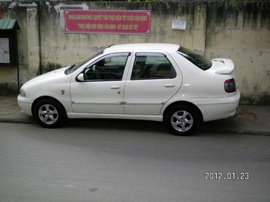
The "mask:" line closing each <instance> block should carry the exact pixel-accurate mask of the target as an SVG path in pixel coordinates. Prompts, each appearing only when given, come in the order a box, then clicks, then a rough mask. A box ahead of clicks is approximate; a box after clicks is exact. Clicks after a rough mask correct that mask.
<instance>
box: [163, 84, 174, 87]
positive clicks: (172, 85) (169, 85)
mask: <svg viewBox="0 0 270 202" xmlns="http://www.w3.org/2000/svg"><path fill="white" fill-rule="evenodd" d="M164 86H165V88H172V87H174V86H175V85H174V84H173V83H166V84H165V85H164Z"/></svg>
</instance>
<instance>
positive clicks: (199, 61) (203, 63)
mask: <svg viewBox="0 0 270 202" xmlns="http://www.w3.org/2000/svg"><path fill="white" fill-rule="evenodd" d="M178 53H179V54H180V55H182V56H183V57H185V58H186V59H188V60H189V61H190V62H192V63H193V64H194V65H196V66H197V67H199V68H200V69H202V70H207V69H209V68H210V67H211V66H212V62H211V61H210V60H208V59H206V58H205V57H203V56H201V55H199V54H197V53H195V52H193V51H192V50H189V49H187V48H185V47H183V46H180V48H179V49H178Z"/></svg>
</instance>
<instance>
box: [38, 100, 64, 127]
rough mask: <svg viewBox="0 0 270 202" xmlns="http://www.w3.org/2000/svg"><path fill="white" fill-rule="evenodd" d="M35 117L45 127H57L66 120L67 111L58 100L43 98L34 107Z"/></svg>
mask: <svg viewBox="0 0 270 202" xmlns="http://www.w3.org/2000/svg"><path fill="white" fill-rule="evenodd" d="M34 118H35V119H36V121H37V122H38V123H39V124H40V125H41V126H43V127H45V128H57V127H59V126H61V125H62V124H63V123H64V122H65V120H66V113H65V110H64V108H63V106H62V105H61V104H60V103H59V102H58V101H56V100H53V99H43V100H40V101H38V102H37V103H36V105H35V107H34Z"/></svg>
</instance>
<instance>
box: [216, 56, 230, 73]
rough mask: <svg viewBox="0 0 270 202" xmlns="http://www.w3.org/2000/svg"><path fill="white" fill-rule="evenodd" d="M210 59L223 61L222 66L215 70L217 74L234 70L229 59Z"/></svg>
mask: <svg viewBox="0 0 270 202" xmlns="http://www.w3.org/2000/svg"><path fill="white" fill-rule="evenodd" d="M212 61H215V62H220V63H223V67H221V68H220V69H217V70H216V71H215V73H217V74H231V73H232V72H233V70H234V63H233V61H232V60H231V59H227V58H215V59H212Z"/></svg>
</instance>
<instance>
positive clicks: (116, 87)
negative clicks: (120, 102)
mask: <svg viewBox="0 0 270 202" xmlns="http://www.w3.org/2000/svg"><path fill="white" fill-rule="evenodd" d="M111 89H120V86H118V85H112V86H111Z"/></svg>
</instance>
